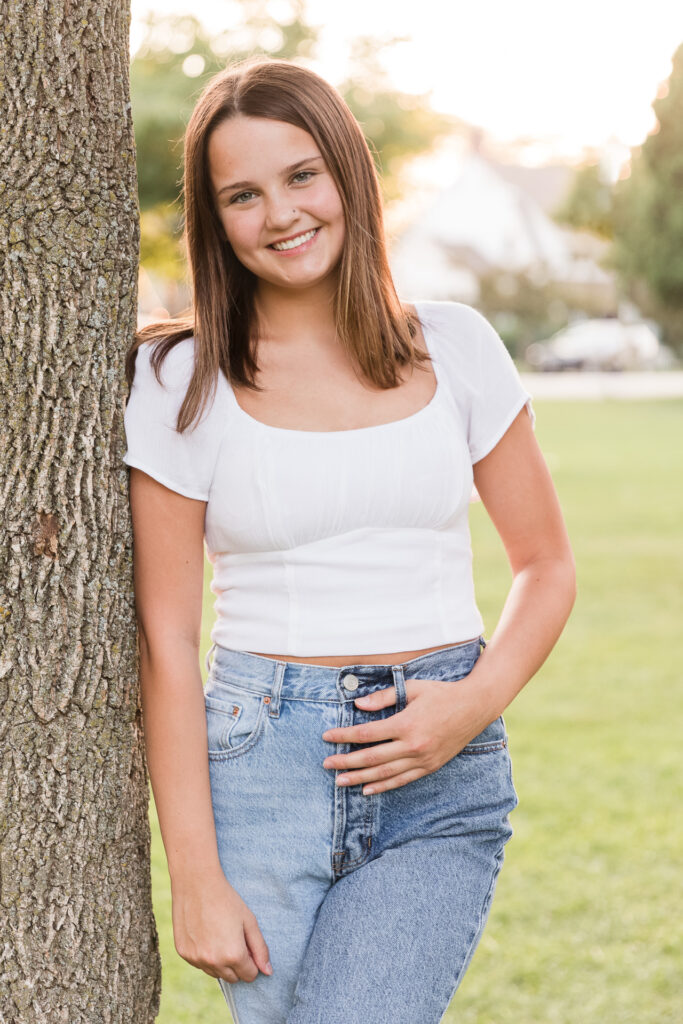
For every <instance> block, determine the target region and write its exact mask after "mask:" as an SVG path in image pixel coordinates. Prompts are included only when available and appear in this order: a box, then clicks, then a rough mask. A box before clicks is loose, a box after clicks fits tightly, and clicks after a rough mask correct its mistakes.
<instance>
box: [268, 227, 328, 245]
mask: <svg viewBox="0 0 683 1024" xmlns="http://www.w3.org/2000/svg"><path fill="white" fill-rule="evenodd" d="M317 230H318V229H317V228H313V230H312V231H307V232H306V234H305V235H297V236H296V238H290V240H289V241H288V242H276V243H275V244H274V245H273V249H296V247H297V245H303V244H304V242H307V241H308V240H309V238H313V235H314V234H315V233H316V231H317Z"/></svg>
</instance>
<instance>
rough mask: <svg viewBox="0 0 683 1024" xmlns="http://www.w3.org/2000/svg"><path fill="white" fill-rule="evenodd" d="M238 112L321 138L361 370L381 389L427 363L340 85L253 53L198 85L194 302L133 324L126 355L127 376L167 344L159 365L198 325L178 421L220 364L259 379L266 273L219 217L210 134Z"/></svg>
mask: <svg viewBox="0 0 683 1024" xmlns="http://www.w3.org/2000/svg"><path fill="white" fill-rule="evenodd" d="M238 114H242V115H245V116H247V117H265V118H271V119H273V120H276V121H285V122H287V123H289V124H292V125H295V126H296V127H297V128H302V129H303V130H304V131H306V132H308V133H309V134H310V135H311V136H312V137H313V139H314V141H315V142H316V144H317V146H318V148H319V150H320V152H321V154H322V157H323V159H324V161H325V163H326V165H327V168H328V170H329V172H330V174H331V175H332V178H333V180H334V182H335V184H336V187H337V190H338V192H339V195H340V197H341V202H342V205H343V212H344V221H345V238H344V246H343V251H342V255H341V258H340V262H339V265H338V274H337V281H338V284H337V290H336V293H335V296H334V306H333V311H334V317H335V322H336V327H337V335H338V337H339V339H340V341H341V343H342V345H343V346H344V347H345V349H346V350H347V352H348V353H349V354H350V355H351V357H352V358H353V360H354V362H355V364H356V365H357V366H358V367H359V368H360V370H361V372H362V374H363V375H364V376H365V377H366V378H367V379H368V380H370V381H372V382H373V383H374V384H375V385H376V386H377V387H380V388H391V387H396V386H397V385H398V384H399V383H400V378H399V376H398V370H399V368H400V367H403V366H405V365H406V364H408V365H411V366H414V365H416V364H417V363H421V362H425V361H429V355H428V354H427V353H424V352H422V351H420V350H419V349H418V348H417V347H416V345H415V344H414V342H413V338H414V337H415V333H416V317H415V315H414V314H413V313H412V311H410V310H409V309H407V308H406V309H404V308H403V306H402V304H401V302H400V300H399V298H398V295H397V294H396V289H395V287H394V283H393V280H392V277H391V271H390V268H389V260H388V256H387V247H386V239H385V234H384V222H383V213H382V198H381V191H380V184H379V180H378V177H377V173H376V170H375V164H374V161H373V158H372V155H371V153H370V149H369V147H368V144H367V142H366V140H365V138H364V136H363V132H362V130H361V127H360V125H359V124H358V122H357V121H356V119H355V117H354V116H353V114H352V113H351V111H350V110H349V108H348V106H347V104H346V103H345V102H344V99H343V98H342V96H341V95H340V94H339V92H338V91H337V90H336V89H335V88H334V87H333V86H331V85H330V84H329V83H328V82H326V81H325V80H324V79H323V78H321V77H320V76H319V75H317V74H315V73H314V72H313V71H309V70H308V69H306V68H303V67H300V66H299V65H297V64H294V63H291V62H290V61H286V60H275V59H274V58H270V57H264V56H260V55H259V56H256V57H248V58H246V59H245V60H241V61H239V62H236V63H234V64H232V65H228V67H227V68H225V70H223V71H221V72H219V73H218V74H217V75H215V76H214V77H213V78H212V79H211V80H210V81H209V82H208V84H207V85H206V87H205V88H204V90H203V92H202V93H201V95H200V97H199V99H198V101H197V104H196V106H195V108H194V110H193V112H192V116H191V117H190V121H189V123H188V126H187V129H186V132H185V145H184V172H183V196H184V208H185V210H184V241H185V247H186V253H187V261H188V265H189V271H190V279H191V287H192V305H191V306H190V308H189V309H188V310H186V311H184V312H183V313H181V314H180V315H179V316H177V317H174V318H172V319H170V320H163V321H161V322H158V323H153V324H148V325H147V326H145V327H143V328H142V329H141V330H140V331H138V332H137V333H136V334H135V340H134V341H133V343H132V345H131V347H130V349H129V350H128V352H127V354H126V361H125V373H126V379H127V382H128V385H129V387H130V385H131V384H132V382H133V376H134V373H135V358H136V352H137V349H138V348H139V346H140V345H141V344H142V343H143V342H150V341H151V342H158V344H156V345H155V346H154V349H153V353H152V367H153V369H154V372H155V374H156V376H157V380H159V370H160V366H161V363H162V362H163V360H164V358H165V357H166V355H167V354H168V352H169V351H170V350H171V349H172V348H173V347H174V346H175V345H176V344H178V342H180V341H182V340H183V339H184V338H188V337H190V336H191V335H194V339H195V346H194V372H193V376H192V379H191V381H190V383H189V386H188V389H187V392H186V395H185V398H184V401H183V404H182V406H181V408H180V411H179V414H178V420H177V424H176V429H177V430H179V431H183V430H185V429H186V428H187V427H188V426H189V425H190V424H191V423H192V422H193V421H194V419H195V417H197V415H198V414H199V416H200V417H201V412H202V411H203V408H204V404H205V403H206V401H207V399H208V398H209V394H210V393H211V392H213V391H214V390H215V384H216V381H217V377H218V371H219V370H222V371H223V373H224V374H225V376H226V378H227V380H228V381H229V382H230V383H231V384H235V385H242V386H245V387H249V388H252V389H254V390H256V391H260V390H262V388H260V387H259V386H258V385H257V384H256V382H255V379H254V378H255V375H256V373H257V372H258V363H257V361H256V342H257V339H256V338H254V330H255V323H256V320H255V307H254V294H255V290H256V284H257V280H258V279H257V277H256V275H254V274H253V273H252V272H251V271H250V270H249V269H248V268H247V267H245V266H244V265H243V264H242V263H240V262H239V260H238V259H237V258H236V257H235V255H234V252H233V250H232V247H231V245H230V244H229V242H228V241H227V239H226V237H225V234H224V231H223V226H222V223H221V221H220V218H219V216H218V213H217V210H216V207H215V204H214V199H213V188H212V182H211V178H210V175H209V163H208V156H207V150H208V141H209V137H210V135H211V132H212V131H213V130H214V129H215V128H217V127H218V125H220V124H222V123H223V122H224V121H227V120H229V119H230V118H231V117H234V116H236V115H238Z"/></svg>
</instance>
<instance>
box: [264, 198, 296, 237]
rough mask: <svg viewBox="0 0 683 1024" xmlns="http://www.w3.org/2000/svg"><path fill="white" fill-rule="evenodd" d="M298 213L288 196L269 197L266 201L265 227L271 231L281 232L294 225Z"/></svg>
mask: <svg viewBox="0 0 683 1024" xmlns="http://www.w3.org/2000/svg"><path fill="white" fill-rule="evenodd" d="M298 216H299V215H298V213H297V212H296V210H295V209H294V207H293V206H292V200H291V198H289V197H288V196H284V195H277V196H271V197H269V198H268V199H267V200H266V227H267V228H268V229H269V230H271V231H282V230H283V229H286V228H288V227H290V225H292V224H294V223H296V220H297V217H298Z"/></svg>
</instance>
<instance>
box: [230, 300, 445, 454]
mask: <svg viewBox="0 0 683 1024" xmlns="http://www.w3.org/2000/svg"><path fill="white" fill-rule="evenodd" d="M422 305H423V303H422V302H413V306H414V307H415V311H416V313H417V318H418V320H419V321H420V327H421V328H422V336H423V338H424V342H425V347H426V349H427V352H428V354H429V355H430V356H431V360H432V362H431V365H432V368H433V370H434V377H435V379H436V388H435V389H434V394H433V395H432V397H431V398H430V399H429V401H428V402H427V404H426V405H423V406H422V408H421V409H418V410H417V411H416V412H411V413H410V414H409V415H408V416H402V417H401V419H398V420H389V421H388V422H387V423H371V424H370V425H369V426H367V427H348V428H346V429H341V430H301V429H299V428H298V427H276V426H273V425H272V424H271V423H264V422H263V420H257V419H256V417H255V416H252V415H251V413H248V412H247V411H246V409H243V408H242V406H241V405H240V404H239V402H238V401H237V396H236V395H235V392H234V391H233V388H232V385H231V384H230V382H229V381H226V383H227V385H228V391H229V392H230V396H231V398H232V402H233V405H234V407H235V409H236V410H237V413H238V415H241V417H242V419H244V420H245V421H249V422H250V423H252V424H254V425H255V426H256V427H260V428H261V430H267V431H274V432H276V433H280V434H304V435H308V436H313V437H328V436H329V435H332V436H344V435H347V434H367V433H368V431H371V430H385V429H386V428H387V427H398V426H400V425H401V424H403V423H411V422H413V421H414V420H416V419H417V418H418V417H420V416H424V415H425V414H428V413H430V412H431V411H432V410H433V409H434V408H435V407H436V406H437V404H438V403H439V402H440V400H441V395H442V392H443V386H442V383H441V377H440V374H439V371H438V370H437V368H436V365H435V364H436V362H437V360H436V358H435V356H434V350H433V348H432V345H431V344H430V340H429V329H428V328H427V327H426V325H425V322H424V318H423V315H422V313H421V308H420V307H421V306H422Z"/></svg>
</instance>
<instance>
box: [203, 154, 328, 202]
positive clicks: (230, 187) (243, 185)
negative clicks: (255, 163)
mask: <svg viewBox="0 0 683 1024" xmlns="http://www.w3.org/2000/svg"><path fill="white" fill-rule="evenodd" d="M314 160H322V156H307V157H305V159H303V160H297V162H296V163H295V164H290V165H289V167H285V168H284V170H283V171H282V174H283V176H286V175H287V174H291V173H292V172H293V171H296V170H297V169H298V168H299V167H303V165H304V164H311V163H313V161H314ZM251 184H252V183H251V182H250V181H235V182H233V183H232V185H223V187H222V188H219V190H218V192H217V193H216V195H217V196H220V195H222V194H223V192H232V190H233V189H236V188H248V187H250V186H251Z"/></svg>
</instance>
